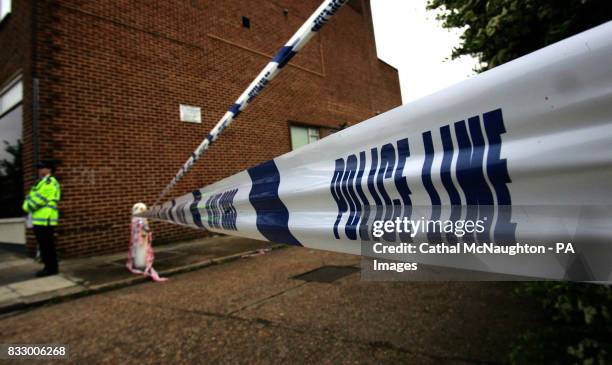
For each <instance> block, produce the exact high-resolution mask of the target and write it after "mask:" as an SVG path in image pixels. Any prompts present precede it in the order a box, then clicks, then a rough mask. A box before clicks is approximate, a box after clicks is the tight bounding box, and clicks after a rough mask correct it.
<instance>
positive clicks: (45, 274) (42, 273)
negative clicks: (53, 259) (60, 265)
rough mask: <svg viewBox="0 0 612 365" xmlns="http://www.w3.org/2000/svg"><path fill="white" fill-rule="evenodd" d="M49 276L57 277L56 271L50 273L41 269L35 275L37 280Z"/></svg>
mask: <svg viewBox="0 0 612 365" xmlns="http://www.w3.org/2000/svg"><path fill="white" fill-rule="evenodd" d="M51 275H57V270H55V271H50V270H47V269H42V270H40V271H38V272H37V273H36V277H37V278H42V277H45V276H51Z"/></svg>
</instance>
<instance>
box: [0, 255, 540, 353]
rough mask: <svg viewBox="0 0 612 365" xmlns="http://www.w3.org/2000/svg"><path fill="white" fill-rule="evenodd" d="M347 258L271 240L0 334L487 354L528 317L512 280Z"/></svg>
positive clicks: (192, 349)
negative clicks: (383, 275) (404, 277)
mask: <svg viewBox="0 0 612 365" xmlns="http://www.w3.org/2000/svg"><path fill="white" fill-rule="evenodd" d="M330 267H331V268H332V269H329V268H330ZM358 267H359V257H356V256H351V255H343V254H337V253H331V252H325V251H317V250H310V249H305V248H293V247H292V248H287V249H281V250H273V251H271V252H270V253H268V254H266V255H260V256H255V257H249V258H245V259H240V260H235V261H231V262H227V263H225V264H224V265H212V266H210V267H207V268H205V269H202V270H196V271H192V272H189V273H184V274H181V275H176V276H173V277H172V278H171V280H170V281H168V282H165V283H151V282H147V283H143V284H141V285H134V286H130V287H126V288H122V289H118V290H113V291H109V292H105V293H101V294H98V295H93V296H88V297H85V298H80V299H76V300H71V301H68V302H63V303H60V304H56V305H46V306H43V307H39V308H36V309H33V310H29V311H25V312H23V313H20V314H13V315H10V316H8V317H7V316H5V317H4V318H1V319H0V343H9V344H15V343H30V344H34V343H56V344H67V345H69V346H70V358H69V362H70V363H79V364H96V363H109V364H136V363H138V364H158V363H159V364H195V363H212V364H217V363H218V364H235V363H242V364H268V363H273V364H293V363H297V364H302V363H329V364H349V363H363V364H379V363H386V364H398V363H405V364H479V363H483V364H490V363H493V364H494V363H503V361H504V358H505V356H506V354H507V353H508V350H509V348H510V344H511V343H512V341H513V340H514V338H515V337H516V335H517V334H519V333H520V332H522V331H524V330H525V329H527V328H530V327H532V326H535V325H537V323H536V322H534V316H533V314H532V313H534V311H533V310H532V309H531V304H530V303H526V302H522V301H519V300H518V299H517V298H516V297H515V296H514V295H513V294H512V288H513V285H514V284H512V283H494V282H488V283H478V282H473V283H469V282H465V283H464V282H442V283H425V282H421V283H408V282H367V281H362V280H360V274H359V272H358ZM313 270H314V271H313ZM304 274H306V275H304Z"/></svg>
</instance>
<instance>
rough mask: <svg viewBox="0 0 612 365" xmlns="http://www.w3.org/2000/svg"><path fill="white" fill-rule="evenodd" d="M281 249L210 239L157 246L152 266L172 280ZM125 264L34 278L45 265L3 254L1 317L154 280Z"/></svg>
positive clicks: (71, 263)
mask: <svg viewBox="0 0 612 365" xmlns="http://www.w3.org/2000/svg"><path fill="white" fill-rule="evenodd" d="M278 247H283V246H282V245H274V244H271V243H269V242H263V241H257V240H251V239H244V238H235V237H220V236H215V237H208V238H203V239H198V240H193V241H188V242H180V243H175V244H171V245H164V246H158V247H156V248H155V263H154V265H153V266H154V268H155V269H156V270H157V271H158V272H159V273H160V274H161V275H162V276H168V275H174V274H177V273H180V272H185V271H190V270H195V269H198V268H202V267H205V266H208V265H214V264H218V263H221V262H224V261H227V260H232V259H237V258H240V257H241V256H243V255H248V254H253V253H257V252H259V250H263V251H262V252H264V251H267V250H270V249H272V248H278ZM125 263H126V253H118V254H112V255H102V256H96V257H90V258H83V259H71V260H63V261H61V262H60V271H61V273H60V274H59V275H53V276H48V277H44V278H35V273H36V271H38V270H40V269H41V268H42V265H41V264H40V263H38V262H36V261H35V260H33V259H31V258H29V257H27V256H25V255H24V253H20V252H17V251H16V250H9V249H3V250H0V314H2V313H8V312H12V311H15V310H19V309H24V308H27V307H32V306H36V305H41V304H44V303H46V302H49V301H59V300H65V299H69V298H72V297H76V296H83V295H88V294H94V293H97V292H101V291H105V290H111V289H115V288H118V287H123V286H127V285H133V284H136V283H139V282H143V281H147V280H150V279H148V278H145V277H143V276H140V275H134V274H132V273H130V272H128V270H127V269H126V268H125Z"/></svg>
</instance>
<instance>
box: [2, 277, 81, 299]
mask: <svg viewBox="0 0 612 365" xmlns="http://www.w3.org/2000/svg"><path fill="white" fill-rule="evenodd" d="M75 285H77V284H76V283H75V282H74V281H72V280H68V279H66V278H65V277H63V276H62V275H53V276H47V277H44V278H38V279H32V280H26V281H21V282H19V283H15V284H11V285H8V288H10V289H11V290H13V291H15V292H16V293H17V294H18V295H19V296H22V297H27V296H30V295H35V294H41V293H46V292H51V291H55V290H60V289H66V288H69V287H72V286H75Z"/></svg>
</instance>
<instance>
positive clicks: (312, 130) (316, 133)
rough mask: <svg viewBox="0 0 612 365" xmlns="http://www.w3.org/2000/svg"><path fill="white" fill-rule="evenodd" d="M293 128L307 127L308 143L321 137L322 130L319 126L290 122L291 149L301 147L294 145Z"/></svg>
mask: <svg viewBox="0 0 612 365" xmlns="http://www.w3.org/2000/svg"><path fill="white" fill-rule="evenodd" d="M293 128H301V129H305V130H306V135H307V137H308V143H307V144H311V143H313V142H316V141H318V140H320V139H321V131H320V128H319V127H311V126H307V125H300V124H290V125H289V137H290V138H291V140H292V141H291V149H292V150H296V149H298V148H300V147H303V146H300V147H297V148H296V147H295V146H294V145H293V136H292V130H293Z"/></svg>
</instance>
